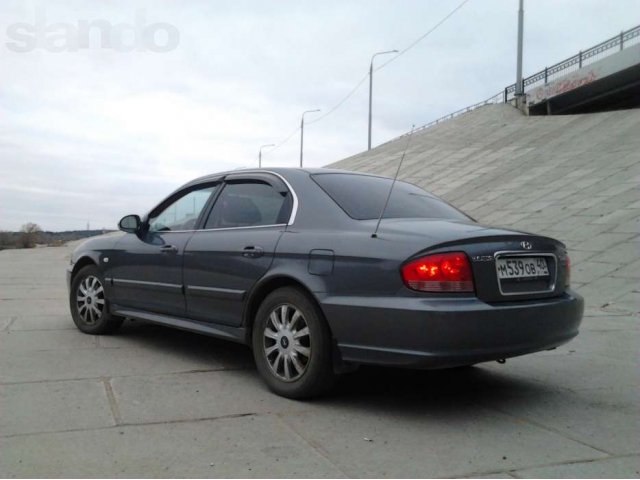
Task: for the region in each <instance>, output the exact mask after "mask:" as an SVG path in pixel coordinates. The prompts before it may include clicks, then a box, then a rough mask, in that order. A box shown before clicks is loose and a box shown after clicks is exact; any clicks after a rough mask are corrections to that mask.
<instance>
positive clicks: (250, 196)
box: [204, 182, 291, 229]
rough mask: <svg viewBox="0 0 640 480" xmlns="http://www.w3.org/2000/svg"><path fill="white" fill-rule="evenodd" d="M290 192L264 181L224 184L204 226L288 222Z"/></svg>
mask: <svg viewBox="0 0 640 480" xmlns="http://www.w3.org/2000/svg"><path fill="white" fill-rule="evenodd" d="M290 197H291V194H290V193H289V192H279V191H277V190H276V189H275V188H273V187H272V186H271V185H269V184H267V183H263V182H244V183H229V184H227V185H225V187H224V189H223V190H222V192H221V193H220V196H219V197H218V199H217V200H216V203H215V205H214V207H213V209H212V211H211V213H210V215H209V218H208V219H207V222H206V224H205V226H204V228H205V229H211V228H236V227H255V226H260V225H277V224H282V223H287V221H288V219H289V214H290V212H291V199H290Z"/></svg>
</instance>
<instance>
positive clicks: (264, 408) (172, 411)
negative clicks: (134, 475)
mask: <svg viewBox="0 0 640 480" xmlns="http://www.w3.org/2000/svg"><path fill="white" fill-rule="evenodd" d="M111 383H112V386H113V392H114V394H115V399H116V401H117V404H118V409H119V412H120V418H121V420H122V422H123V423H155V422H166V421H175V420H188V419H194V418H211V417H221V416H228V415H238V414H243V413H269V412H294V411H300V410H304V409H306V408H307V406H306V404H305V403H304V402H295V401H292V400H288V399H286V398H281V397H278V396H276V395H274V394H272V393H271V392H269V391H268V390H267V388H266V386H265V385H264V383H263V382H262V380H261V379H260V377H258V374H257V372H256V371H255V370H242V371H238V370H234V371H227V372H225V371H218V372H204V373H182V374H172V375H145V376H133V377H126V378H114V379H113V380H112V381H111Z"/></svg>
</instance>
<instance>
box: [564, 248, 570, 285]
mask: <svg viewBox="0 0 640 480" xmlns="http://www.w3.org/2000/svg"><path fill="white" fill-rule="evenodd" d="M564 258H565V260H564V286H565V288H569V285H570V284H571V260H569V255H566V256H565V257H564Z"/></svg>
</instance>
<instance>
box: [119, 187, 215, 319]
mask: <svg viewBox="0 0 640 480" xmlns="http://www.w3.org/2000/svg"><path fill="white" fill-rule="evenodd" d="M216 188H217V186H216V185H208V186H206V187H202V186H199V187H198V188H197V189H187V190H186V191H183V192H179V193H178V194H177V195H176V196H173V197H170V198H169V199H168V200H165V201H164V202H163V203H162V204H161V205H159V206H158V207H157V208H156V209H154V211H152V212H151V213H150V214H149V218H148V220H147V221H146V222H145V223H144V225H143V229H142V230H141V232H140V233H139V234H133V233H129V234H126V235H124V236H123V237H122V239H121V240H120V241H119V242H118V243H117V245H116V252H115V258H112V259H111V262H112V265H111V268H110V269H109V275H110V276H111V278H112V283H113V300H112V302H113V303H114V304H117V305H120V306H123V307H130V308H136V309H141V310H145V311H149V312H156V313H164V314H168V315H178V316H184V314H185V311H186V306H185V297H184V287H183V276H182V267H183V261H184V250H185V247H186V245H187V243H188V241H189V239H190V238H191V236H192V235H193V232H194V230H195V227H196V223H197V221H198V218H199V216H200V215H201V213H202V211H203V210H204V207H205V205H206V204H207V201H208V200H209V199H210V198H211V196H212V194H213V192H214V191H215V190H216Z"/></svg>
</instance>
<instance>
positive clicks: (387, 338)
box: [319, 291, 584, 368]
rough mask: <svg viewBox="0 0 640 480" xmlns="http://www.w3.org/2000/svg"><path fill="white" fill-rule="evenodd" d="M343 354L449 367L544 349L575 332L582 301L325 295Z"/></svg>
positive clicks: (570, 296)
mask: <svg viewBox="0 0 640 480" xmlns="http://www.w3.org/2000/svg"><path fill="white" fill-rule="evenodd" d="M319 300H320V304H321V306H322V309H323V311H324V313H325V315H326V318H327V320H328V321H329V324H330V326H331V330H332V332H333V335H334V337H335V338H336V340H337V342H338V347H339V349H340V353H341V355H342V359H343V360H344V361H346V362H355V363H363V364H380V365H394V366H403V367H412V368H447V367H454V366H459V365H469V364H473V363H479V362H485V361H490V360H497V359H501V358H508V357H515V356H518V355H524V354H527V353H532V352H537V351H541V350H547V349H550V348H554V347H557V346H558V345H561V344H563V343H566V342H568V341H569V340H571V339H572V338H573V337H575V336H576V335H577V334H578V328H579V326H580V322H581V321H582V313H583V309H584V301H583V299H582V297H581V296H580V295H578V294H577V293H575V292H573V291H568V292H566V293H565V294H564V295H562V296H561V297H556V298H549V299H542V300H534V301H527V302H503V303H494V304H488V303H485V302H482V301H480V300H478V299H477V298H437V299H434V298H423V297H413V298H401V297H386V298H380V297H376V298H372V297H330V296H325V297H320V298H319Z"/></svg>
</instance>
